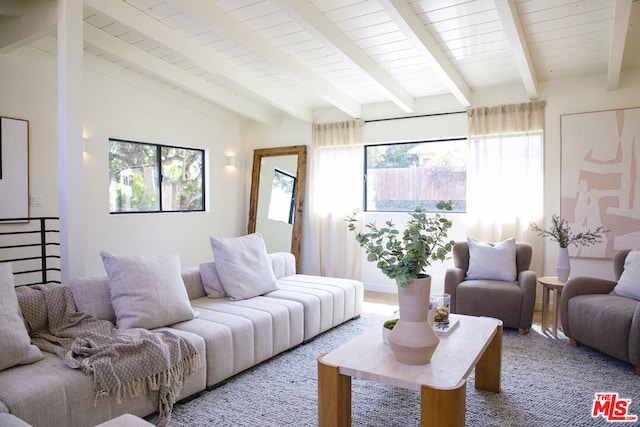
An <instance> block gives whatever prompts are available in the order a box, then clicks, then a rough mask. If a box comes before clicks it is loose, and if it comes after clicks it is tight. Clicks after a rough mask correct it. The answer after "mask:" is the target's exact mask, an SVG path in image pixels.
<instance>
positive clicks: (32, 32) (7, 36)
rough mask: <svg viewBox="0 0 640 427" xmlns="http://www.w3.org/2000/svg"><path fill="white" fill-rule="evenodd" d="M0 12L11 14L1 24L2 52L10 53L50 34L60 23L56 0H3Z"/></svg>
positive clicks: (0, 43)
mask: <svg viewBox="0 0 640 427" xmlns="http://www.w3.org/2000/svg"><path fill="white" fill-rule="evenodd" d="M0 3H1V5H0V14H2V15H5V16H11V17H12V18H8V19H5V20H4V21H3V23H2V25H0V53H9V52H11V51H12V50H15V49H17V48H19V47H22V46H25V45H28V44H29V43H32V42H34V41H36V40H39V39H41V38H43V37H45V36H48V35H50V34H55V32H56V25H57V24H58V5H57V2H56V1H55V0H42V1H31V2H26V3H25V2H17V3H18V4H16V2H15V1H8V2H6V4H5V0H2V1H1V2H0Z"/></svg>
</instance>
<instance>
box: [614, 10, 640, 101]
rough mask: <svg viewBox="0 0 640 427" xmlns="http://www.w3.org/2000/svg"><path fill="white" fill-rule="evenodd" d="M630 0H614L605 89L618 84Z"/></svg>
mask: <svg viewBox="0 0 640 427" xmlns="http://www.w3.org/2000/svg"><path fill="white" fill-rule="evenodd" d="M631 3H632V0H616V6H615V13H614V15H613V16H614V20H613V32H612V34H611V46H610V48H609V66H608V68H607V90H616V89H618V85H619V84H620V72H621V71H622V57H623V54H624V45H625V42H626V40H627V31H628V30H629V18H630V16H631ZM636 48H637V47H636Z"/></svg>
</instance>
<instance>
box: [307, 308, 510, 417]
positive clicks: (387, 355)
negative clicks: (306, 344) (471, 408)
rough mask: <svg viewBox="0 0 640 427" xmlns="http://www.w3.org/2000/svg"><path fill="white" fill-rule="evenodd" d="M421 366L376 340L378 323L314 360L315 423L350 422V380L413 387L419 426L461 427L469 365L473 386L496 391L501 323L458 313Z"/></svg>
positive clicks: (500, 355)
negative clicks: (402, 360) (398, 357)
mask: <svg viewBox="0 0 640 427" xmlns="http://www.w3.org/2000/svg"><path fill="white" fill-rule="evenodd" d="M451 316H452V317H453V316H457V317H459V319H460V324H459V325H458V327H457V328H456V329H455V330H454V331H452V332H451V334H450V335H449V336H446V337H440V344H439V345H438V348H437V349H436V351H435V353H434V355H433V358H432V359H431V362H430V363H428V364H426V365H418V366H412V365H405V364H402V363H399V362H397V361H396V359H395V357H394V355H393V352H392V350H391V347H389V346H388V345H386V344H384V343H383V342H382V325H380V326H379V327H377V328H373V329H370V330H369V331H367V332H365V333H363V334H362V335H360V336H357V337H356V338H354V339H352V340H351V341H348V342H347V343H345V344H343V345H341V346H340V347H338V348H337V349H335V350H333V351H331V352H329V353H326V354H323V355H321V356H320V357H319V358H318V425H319V426H320V427H336V426H344V427H346V426H351V378H352V377H353V378H362V379H366V380H371V381H377V382H380V383H384V384H389V385H393V386H396V387H403V388H407V389H410V390H416V391H419V392H420V394H421V397H420V425H421V426H439V427H442V426H464V425H465V412H466V382H467V380H466V379H467V377H468V376H469V374H470V373H471V370H472V369H473V368H474V367H475V370H476V371H475V388H477V389H479V390H487V391H492V392H496V393H497V392H499V391H500V369H501V361H502V321H500V320H498V319H493V318H489V317H474V316H463V315H453V314H452V315H451Z"/></svg>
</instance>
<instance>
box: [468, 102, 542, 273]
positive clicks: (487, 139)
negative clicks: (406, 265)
mask: <svg viewBox="0 0 640 427" xmlns="http://www.w3.org/2000/svg"><path fill="white" fill-rule="evenodd" d="M545 105H546V102H545V101H535V102H529V103H523V104H513V105H501V106H497V107H482V108H474V109H471V110H469V112H468V117H469V164H468V167H467V220H468V222H467V227H468V228H467V234H468V236H469V237H472V238H474V239H477V240H481V241H486V242H498V241H501V240H504V239H506V238H509V237H513V236H515V238H516V241H524V242H528V243H530V244H531V245H532V246H533V253H534V257H533V258H534V259H533V260H532V265H531V268H532V269H533V270H534V271H538V272H542V260H543V259H544V254H543V250H544V245H543V241H541V239H539V238H537V237H536V234H535V233H533V232H531V231H530V230H529V224H530V223H531V222H536V223H538V224H540V223H541V219H542V216H543V191H544V170H543V165H544V162H543V146H544V116H545Z"/></svg>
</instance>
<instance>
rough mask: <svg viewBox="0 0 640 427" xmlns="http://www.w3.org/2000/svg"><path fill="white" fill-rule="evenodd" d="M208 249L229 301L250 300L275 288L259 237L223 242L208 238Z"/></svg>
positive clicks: (274, 279) (237, 238)
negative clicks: (209, 240) (211, 250)
mask: <svg viewBox="0 0 640 427" xmlns="http://www.w3.org/2000/svg"><path fill="white" fill-rule="evenodd" d="M211 248H212V249H213V258H214V261H215V264H216V270H217V272H218V277H219V278H220V281H221V282H222V286H223V287H224V291H225V293H226V294H227V296H228V297H229V298H230V299H232V300H241V299H246V298H251V297H255V296H258V295H263V294H266V293H267V292H271V291H275V290H276V289H278V281H277V279H276V276H275V274H274V273H273V269H272V268H271V261H269V256H268V255H267V248H266V246H265V244H264V240H263V239H262V236H261V235H260V234H258V233H253V234H248V235H246V236H241V237H230V238H224V239H218V238H216V237H213V236H211Z"/></svg>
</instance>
